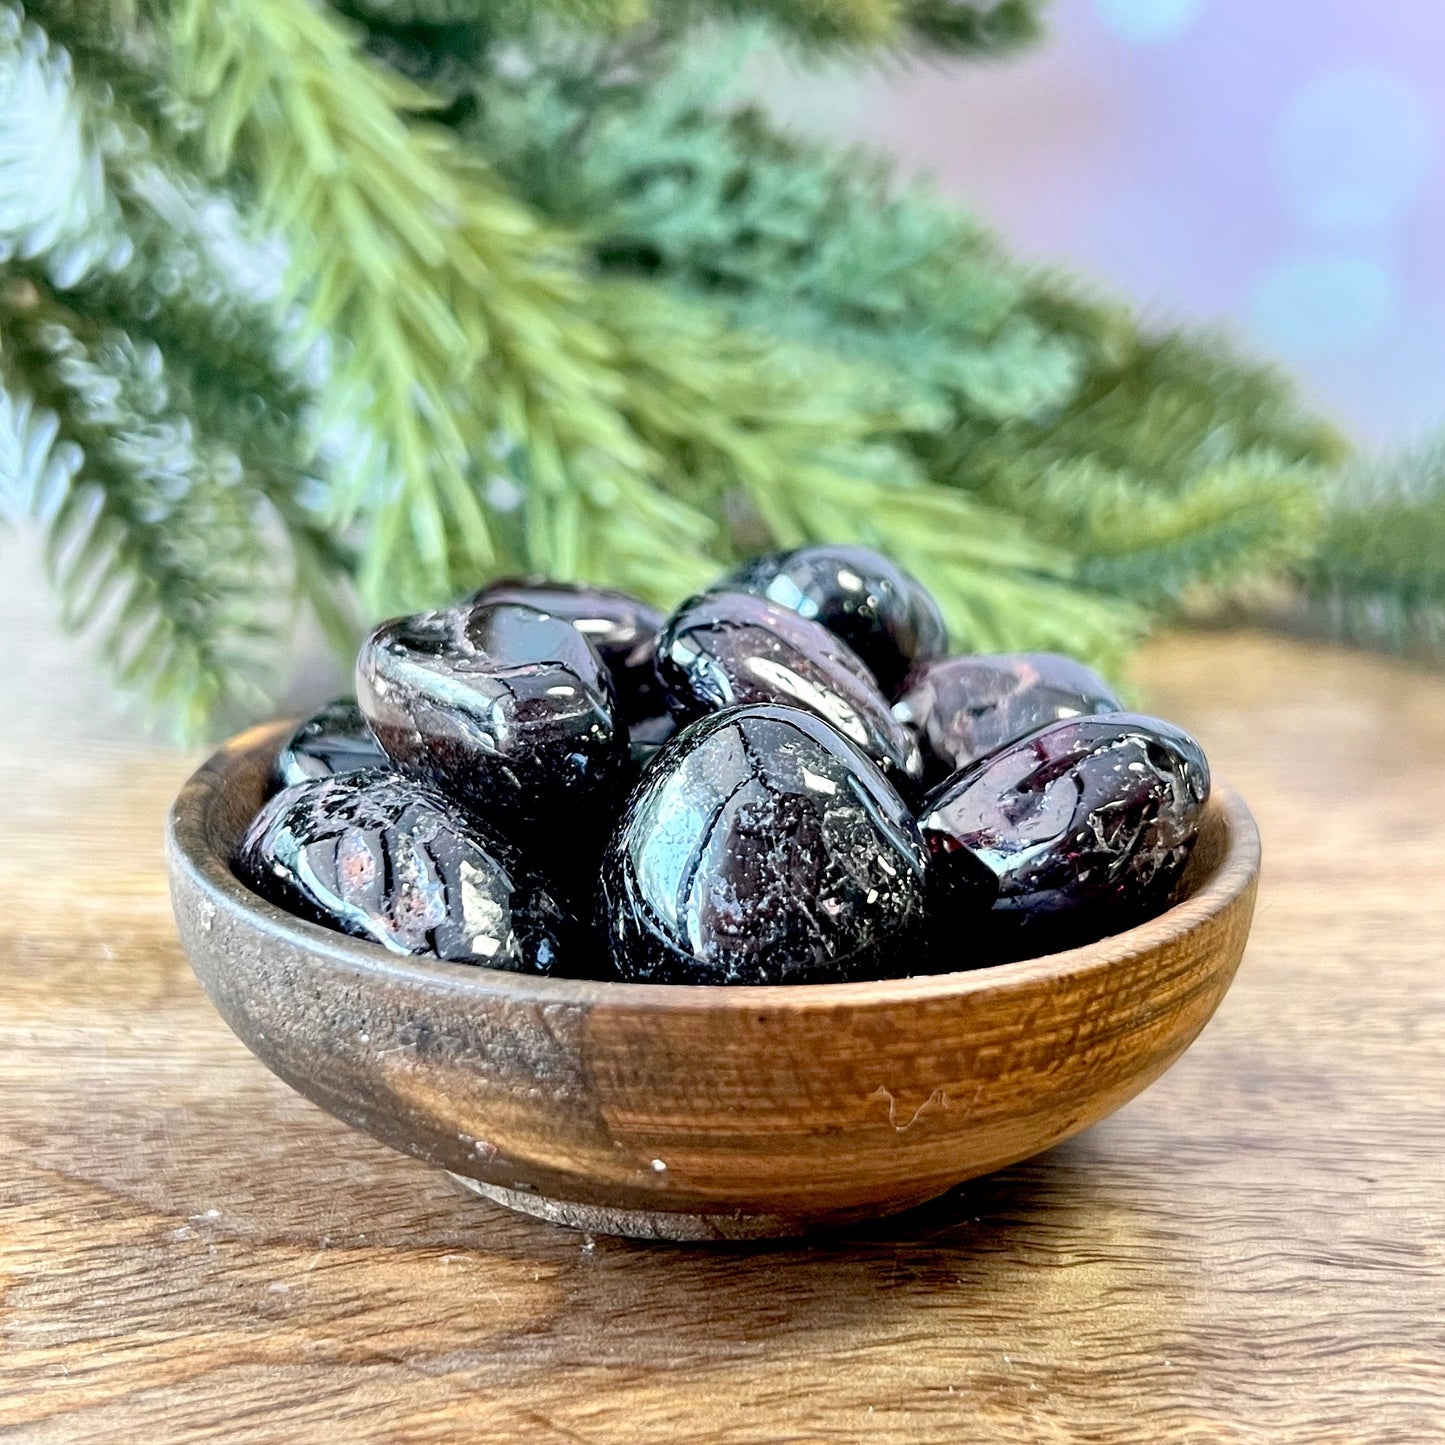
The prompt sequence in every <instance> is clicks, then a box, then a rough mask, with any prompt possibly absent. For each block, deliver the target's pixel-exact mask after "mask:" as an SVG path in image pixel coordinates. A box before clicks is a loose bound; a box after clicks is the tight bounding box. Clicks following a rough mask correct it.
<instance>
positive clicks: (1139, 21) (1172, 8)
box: [1094, 0, 1204, 45]
mask: <svg viewBox="0 0 1445 1445" xmlns="http://www.w3.org/2000/svg"><path fill="white" fill-rule="evenodd" d="M1203 8H1204V0H1094V9H1095V10H1096V11H1097V12H1098V16H1099V19H1100V20H1102V21H1103V22H1104V24H1105V25H1107V26H1108V27H1109V29H1110V30H1112V31H1113V32H1114V34H1115V35H1117V36H1118V37H1119V39H1120V40H1123V41H1125V42H1127V43H1128V44H1130V45H1159V44H1161V43H1162V42H1163V41H1166V40H1173V39H1174V38H1175V36H1177V35H1181V34H1183V32H1184V30H1185V29H1186V28H1187V27H1188V25H1189V24H1190V22H1191V21H1192V20H1193V19H1194V17H1195V16H1196V15H1198V14H1199V12H1200V11H1201V10H1202V9H1203Z"/></svg>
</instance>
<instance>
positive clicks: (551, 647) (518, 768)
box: [356, 602, 628, 869]
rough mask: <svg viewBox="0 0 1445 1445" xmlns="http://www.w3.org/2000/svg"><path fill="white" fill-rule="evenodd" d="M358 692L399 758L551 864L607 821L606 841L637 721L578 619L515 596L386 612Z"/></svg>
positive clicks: (366, 653) (362, 663)
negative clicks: (543, 850) (625, 710)
mask: <svg viewBox="0 0 1445 1445" xmlns="http://www.w3.org/2000/svg"><path fill="white" fill-rule="evenodd" d="M356 694H357V699H358V701H359V702H360V704H361V710H362V712H363V713H364V714H365V716H366V720H367V722H368V723H369V724H370V726H371V730H372V732H373V733H375V735H376V738H377V741H378V742H379V743H380V744H381V746H382V749H383V750H384V751H385V752H386V754H387V756H388V757H389V758H391V760H392V761H393V763H395V764H396V766H397V767H398V768H400V769H401V770H402V771H403V772H405V773H408V774H410V775H412V776H414V777H416V778H418V779H419V780H420V781H422V782H424V783H426V784H429V785H431V786H433V787H435V788H437V789H438V790H439V791H440V792H442V793H443V794H445V795H446V796H447V797H450V798H453V799H455V800H456V801H457V802H459V803H461V804H462V805H463V806H465V807H466V808H468V809H470V810H471V811H472V812H473V813H474V814H476V816H478V817H480V818H482V819H483V820H484V821H485V822H486V823H487V824H488V825H490V826H491V827H492V828H494V829H497V830H499V831H501V832H503V833H507V834H509V835H511V836H514V837H516V838H517V840H518V841H519V842H523V843H525V844H527V845H528V846H529V847H530V846H533V845H535V844H539V843H544V844H545V845H546V846H547V848H548V850H549V851H548V867H549V869H551V868H552V867H553V866H554V865H555V864H557V863H560V862H564V861H566V860H565V859H564V858H563V857H562V856H561V855H562V853H563V852H564V851H565V850H566V849H567V848H569V847H570V846H571V845H573V844H574V843H581V842H586V841H587V840H590V839H591V838H592V837H593V836H594V835H595V836H597V839H598V847H599V848H600V846H601V840H600V835H601V833H602V832H605V831H606V830H607V828H608V827H609V826H610V823H611V820H612V817H613V816H614V814H615V811H616V809H617V807H618V805H619V803H620V793H621V790H622V788H623V787H624V786H625V782H626V775H627V771H628V756H627V733H626V730H625V729H624V728H623V727H622V726H621V725H620V724H619V723H618V721H617V717H616V711H617V706H616V701H615V698H614V695H613V689H612V682H611V679H610V678H609V676H608V673H607V670H606V668H605V667H604V666H603V665H602V661H601V659H600V658H599V657H598V655H597V653H596V651H595V649H594V648H593V647H592V645H591V643H589V642H588V641H587V639H586V638H585V637H583V635H582V634H581V633H580V632H579V631H578V630H577V629H576V628H575V627H573V626H572V624H571V623H570V622H566V621H564V620H563V619H562V618H560V617H554V616H551V615H549V614H547V613H543V612H539V611H537V610H536V609H535V608H532V607H524V606H521V605H519V604H516V603H510V602H497V603H478V604H475V605H472V606H469V607H465V608H455V609H449V610H447V611H443V612H423V613H418V614H416V615H415V616H412V617H402V618H398V619H396V620H394V621H392V622H385V623H383V624H382V625H381V626H380V627H378V628H376V630H375V631H373V632H372V634H371V635H370V636H369V637H368V638H367V639H366V641H365V642H364V643H363V644H362V647H361V653H360V656H359V657H358V659H357V665H356ZM589 846H590V843H589ZM594 862H595V860H594ZM588 866H591V865H590V864H589V865H588Z"/></svg>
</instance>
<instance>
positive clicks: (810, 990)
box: [166, 719, 1260, 1013]
mask: <svg viewBox="0 0 1445 1445" xmlns="http://www.w3.org/2000/svg"><path fill="white" fill-rule="evenodd" d="M294 727H295V719H278V720H276V721H274V722H269V723H260V724H257V725H256V726H254V727H251V728H247V729H246V730H245V731H243V732H240V733H238V734H236V735H235V736H234V737H232V738H231V739H230V740H229V741H227V742H226V743H224V744H223V745H222V746H221V747H220V748H219V749H217V750H216V752H214V753H213V754H212V755H211V756H210V757H209V758H207V759H206V761H205V762H203V763H202V764H201V766H200V767H198V768H197V769H196V770H195V772H193V773H192V774H191V775H190V777H189V778H187V780H186V782H185V783H184V785H183V786H182V787H181V790H180V792H179V793H178V794H177V795H176V798H175V801H174V802H173V803H172V804H171V807H170V810H169V812H168V813H167V817H166V850H167V855H168V857H169V860H170V864H171V869H172V874H173V876H172V883H171V892H172V898H173V901H175V895H176V881H175V877H174V874H175V873H176V871H178V870H179V871H181V872H183V873H184V874H185V875H186V877H187V879H188V880H189V882H190V883H191V884H192V885H193V887H195V888H196V889H197V890H198V891H199V892H200V893H201V894H202V895H203V896H204V897H205V898H206V900H207V901H209V902H210V903H211V904H212V905H213V906H214V907H216V908H224V909H225V910H226V912H227V913H229V914H231V915H232V916H233V917H237V918H240V919H243V920H244V921H245V922H246V923H247V924H248V925H250V926H252V927H256V928H259V929H260V930H261V931H262V932H263V933H267V934H269V935H271V936H272V937H273V938H275V939H277V941H279V942H285V943H287V944H289V945H290V946H291V947H293V948H295V949H298V950H301V951H304V952H306V953H311V954H321V955H325V956H326V958H327V959H328V961H329V962H330V963H331V964H333V965H340V966H343V967H346V968H348V969H350V970H352V971H353V972H355V973H357V974H358V975H362V976H370V977H374V978H376V979H378V980H389V981H391V982H401V981H407V982H411V983H412V984H416V983H417V982H419V981H423V980H424V981H427V982H428V983H434V984H435V985H436V986H437V990H438V992H440V993H445V994H461V995H468V996H472V997H475V998H477V999H479V1000H480V999H483V998H499V997H500V998H506V999H510V1000H512V1001H514V1002H517V1003H532V1004H536V1005H538V1006H541V1007H546V1006H548V1005H557V1004H572V1005H576V1006H584V1007H587V1008H598V1007H607V1006H609V1005H611V1006H613V1007H618V1008H625V1009H627V1010H628V1011H630V1012H657V1013H667V1012H675V1011H678V1010H686V1011H692V1010H697V1009H703V1010H715V1009H729V1010H732V1011H734V1012H737V1013H748V1012H758V1011H764V1010H766V1011H768V1012H778V1011H798V1010H825V1011H826V1010H829V1009H839V1008H849V1007H853V1008H858V1007H867V1006H872V1005H885V1004H890V1003H903V1002H909V1003H928V1002H932V1001H936V1000H941V999H957V998H960V997H965V996H978V997H981V998H982V997H987V996H989V995H996V994H999V993H1005V992H1010V991H1012V990H1014V989H1022V988H1027V987H1029V986H1030V985H1037V984H1047V983H1049V982H1051V981H1054V980H1061V979H1064V978H1075V979H1077V978H1079V977H1083V976H1086V975H1088V974H1089V973H1091V972H1095V971H1101V970H1104V969H1109V968H1113V967H1116V966H1118V965H1120V964H1122V963H1124V962H1126V961H1127V960H1130V959H1138V958H1140V957H1142V956H1145V955H1150V954H1153V953H1155V952H1156V951H1157V950H1159V949H1160V948H1161V947H1162V946H1164V945H1165V944H1167V943H1169V942H1171V941H1175V940H1177V939H1179V938H1181V937H1183V936H1185V935H1187V934H1189V933H1192V932H1193V931H1195V930H1196V929H1198V928H1201V927H1203V926H1204V925H1205V924H1206V923H1208V922H1209V921H1210V920H1211V919H1213V918H1215V917H1217V916H1218V915H1220V914H1222V913H1224V912H1226V911H1227V910H1228V909H1229V908H1230V906H1231V905H1232V904H1233V903H1234V902H1235V901H1236V900H1237V899H1238V898H1239V897H1240V895H1241V894H1243V893H1245V892H1246V891H1247V890H1248V889H1249V888H1251V887H1252V886H1253V884H1254V882H1255V880H1256V878H1257V877H1258V874H1259V866H1260V838H1259V829H1258V826H1257V824H1256V823H1255V820H1254V816H1253V814H1252V813H1251V812H1250V810H1249V807H1248V805H1247V804H1246V803H1245V802H1244V800H1243V799H1242V798H1241V797H1240V796H1239V794H1238V793H1236V792H1235V791H1234V789H1233V788H1231V787H1229V786H1228V785H1227V784H1225V783H1224V782H1222V781H1221V780H1220V779H1219V778H1218V777H1215V778H1214V780H1213V783H1212V787H1211V792H1210V799H1209V803H1208V807H1209V808H1210V809H1211V810H1217V811H1218V812H1219V813H1221V814H1222V816H1223V819H1224V824H1225V839H1226V841H1225V848H1224V852H1223V854H1222V856H1221V857H1220V859H1219V862H1218V865H1217V866H1216V868H1215V870H1214V872H1213V874H1212V875H1211V876H1210V877H1209V878H1207V879H1206V880H1205V882H1204V884H1203V886H1202V887H1200V888H1198V889H1197V890H1196V891H1195V892H1194V893H1192V894H1190V895H1189V897H1187V898H1185V899H1182V900H1181V901H1180V902H1178V903H1176V904H1174V905H1173V906H1172V907H1170V908H1168V909H1166V910H1165V911H1164V912H1163V913H1160V914H1158V915H1156V916H1155V917H1153V918H1150V919H1147V920H1145V921H1144V922H1143V923H1139V924H1136V925H1135V926H1134V927H1132V928H1128V929H1125V930H1123V931H1122V932H1120V933H1115V934H1110V935H1109V936H1108V937H1107V938H1102V939H1099V940H1097V941H1096V942H1094V943H1088V944H1084V945H1082V946H1080V947H1078V948H1071V949H1066V950H1063V951H1061V952H1058V953H1050V954H1041V955H1039V956H1038V957H1035V958H1026V959H1018V960H1016V961H1013V962H1009V963H1000V964H992V965H989V966H988V967H983V968H974V969H960V970H956V971H953V972H949V973H927V974H915V975H905V976H900V977H897V978H884V979H869V980H864V981H861V982H851V983H795V984H701V983H621V982H613V981H608V980H594V979H573V978H548V977H544V976H541V975H534V974H521V973H509V972H506V971H504V970H502V969H489V968H481V967H473V966H468V965H462V964H456V963H450V962H448V961H447V960H444V959H427V958H420V957H408V956H406V955H402V954H395V953H392V952H390V951H389V950H387V949H386V948H384V947H382V945H380V944H378V943H372V942H370V941H369V940H367V939H362V938H353V937H352V936H350V935H349V934H345V933H339V932H337V931H335V930H334V929H329V928H324V927H322V925H320V924H318V923H312V922H310V921H309V920H308V919H304V918H298V917H297V916H296V915H295V914H292V913H288V912H286V911H285V910H284V909H282V908H279V907H277V906H276V905H275V904H273V903H271V902H269V901H268V900H266V899H264V898H262V897H261V896H260V895H259V894H257V893H253V892H252V891H251V890H250V889H249V888H247V887H246V885H245V884H244V883H242V882H241V880H240V879H239V878H237V877H236V875H235V874H234V873H233V872H232V871H231V866H230V859H229V856H223V855H222V853H221V851H220V850H219V849H218V848H216V847H214V846H212V841H211V840H212V835H213V830H212V828H211V826H210V820H211V817H212V815H213V811H214V809H215V807H216V805H217V803H218V801H219V800H220V799H221V798H222V797H223V795H224V791H225V788H226V786H227V784H228V783H230V782H231V781H232V780H233V779H234V777H235V775H236V773H237V771H238V770H239V768H240V766H241V765H242V763H243V762H245V761H247V760H248V759H249V758H250V757H251V756H253V755H254V754H256V753H259V752H261V751H263V750H266V749H271V750H275V749H276V748H278V747H279V745H280V742H281V740H282V738H283V737H284V736H286V735H288V734H289V733H290V731H291V730H292V729H294Z"/></svg>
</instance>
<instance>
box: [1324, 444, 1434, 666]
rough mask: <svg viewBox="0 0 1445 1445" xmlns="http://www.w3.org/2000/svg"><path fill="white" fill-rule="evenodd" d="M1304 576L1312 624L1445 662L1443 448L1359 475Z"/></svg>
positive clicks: (1413, 453)
mask: <svg viewBox="0 0 1445 1445" xmlns="http://www.w3.org/2000/svg"><path fill="white" fill-rule="evenodd" d="M1331 502H1332V504H1331V506H1330V509H1329V511H1328V514H1327V517H1326V522H1325V528H1324V535H1323V537H1322V538H1321V540H1320V544H1319V547H1318V548H1317V549H1316V551H1315V552H1314V553H1313V555H1312V556H1311V557H1309V559H1308V560H1307V561H1306V562H1305V563H1304V564H1303V565H1302V566H1301V567H1300V568H1299V571H1298V576H1299V580H1300V584H1301V588H1302V590H1303V592H1304V595H1305V597H1306V599H1307V601H1308V604H1309V607H1310V610H1311V614H1312V616H1313V617H1314V619H1315V620H1316V621H1318V622H1320V623H1322V624H1323V625H1324V626H1325V627H1326V628H1327V629H1328V630H1329V631H1330V632H1333V633H1335V634H1336V635H1338V636H1341V637H1344V638H1347V639H1349V640H1351V641H1355V642H1365V643H1370V644H1372V645H1375V646H1385V647H1388V648H1390V649H1392V650H1395V651H1409V650H1413V649H1417V648H1419V649H1424V650H1425V651H1427V652H1430V653H1432V654H1434V655H1435V656H1437V657H1438V656H1440V655H1442V654H1445V441H1442V440H1440V439H1438V438H1437V439H1435V440H1432V441H1430V442H1428V443H1426V444H1425V445H1423V446H1420V447H1417V448H1414V449H1412V450H1410V451H1407V452H1405V453H1404V454H1403V455H1401V456H1398V457H1396V458H1394V459H1393V460H1391V461H1389V462H1385V463H1381V464H1376V465H1373V466H1360V467H1358V468H1356V469H1355V470H1353V471H1352V472H1351V473H1350V474H1349V475H1347V476H1346V477H1345V478H1344V479H1343V480H1342V482H1341V484H1340V485H1339V486H1338V487H1337V488H1335V489H1334V493H1333V496H1332V499H1331Z"/></svg>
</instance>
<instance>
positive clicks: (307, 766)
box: [272, 697, 387, 788]
mask: <svg viewBox="0 0 1445 1445" xmlns="http://www.w3.org/2000/svg"><path fill="white" fill-rule="evenodd" d="M386 766H387V758H386V754H385V753H384V752H382V750H381V747H380V745H379V744H378V743H377V741H376V739H375V738H374V737H372V735H371V729H370V728H369V727H367V725H366V719H365V718H364V717H362V715H361V709H360V708H359V707H357V705H356V703H355V701H354V700H353V699H351V698H349V697H340V698H337V699H336V701H335V702H329V703H327V704H326V706H325V707H323V708H321V709H320V710H319V711H318V712H315V713H313V714H312V715H311V716H310V717H309V718H307V719H306V721H305V722H303V723H302V724H301V725H300V726H299V727H298V728H297V729H296V731H295V732H294V733H292V734H291V736H290V738H289V739H287V742H286V746H285V747H283V748H282V749H281V751H280V753H279V754H278V755H277V758H276V769H275V775H274V777H273V779H272V787H273V788H291V787H294V786H295V785H296V784H297V783H304V782H307V781H309V780H310V779H312V778H329V777H331V776H332V775H333V774H335V773H353V772H355V771H356V770H357V769H358V768H380V767H386Z"/></svg>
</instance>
